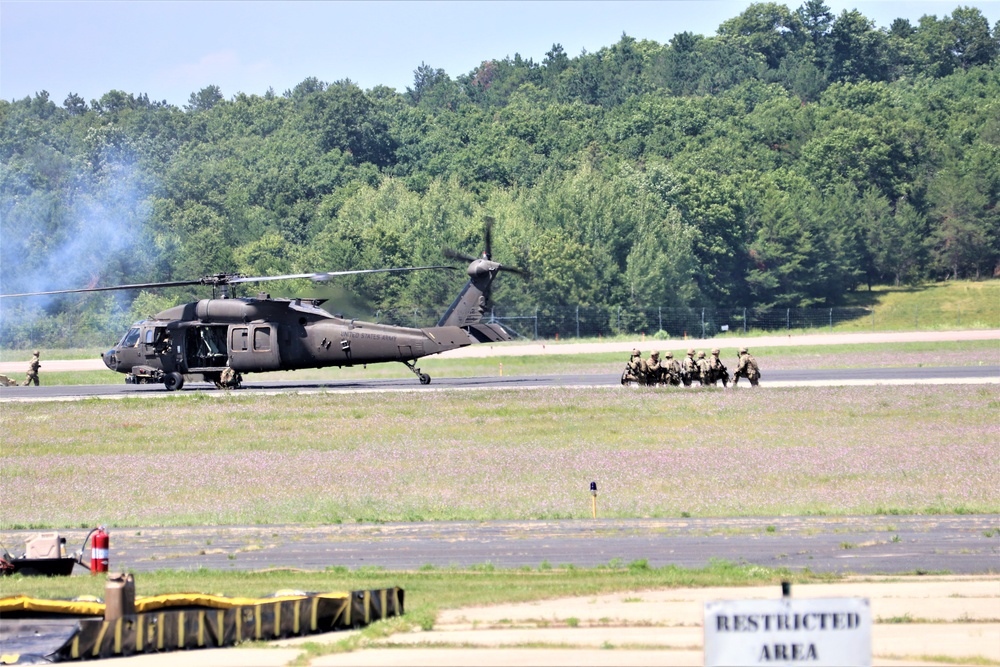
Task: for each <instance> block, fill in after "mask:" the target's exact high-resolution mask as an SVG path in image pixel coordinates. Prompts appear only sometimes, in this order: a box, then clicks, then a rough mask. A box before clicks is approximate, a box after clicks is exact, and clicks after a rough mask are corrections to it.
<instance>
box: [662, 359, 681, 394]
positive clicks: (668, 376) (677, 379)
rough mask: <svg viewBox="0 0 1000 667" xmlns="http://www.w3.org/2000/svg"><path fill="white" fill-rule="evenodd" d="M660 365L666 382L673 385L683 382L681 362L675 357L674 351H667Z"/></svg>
mask: <svg viewBox="0 0 1000 667" xmlns="http://www.w3.org/2000/svg"><path fill="white" fill-rule="evenodd" d="M660 367H661V368H663V382H664V383H666V384H669V385H670V386H672V387H676V386H677V385H679V384H680V383H681V362H679V361H677V360H676V359H674V354H673V353H672V352H667V354H666V356H665V357H664V358H663V363H662V364H660Z"/></svg>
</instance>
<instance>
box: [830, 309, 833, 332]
mask: <svg viewBox="0 0 1000 667" xmlns="http://www.w3.org/2000/svg"><path fill="white" fill-rule="evenodd" d="M830 331H833V308H831V309H830Z"/></svg>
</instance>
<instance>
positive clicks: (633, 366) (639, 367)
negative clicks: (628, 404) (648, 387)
mask: <svg viewBox="0 0 1000 667" xmlns="http://www.w3.org/2000/svg"><path fill="white" fill-rule="evenodd" d="M645 381H646V362H645V361H643V360H642V352H640V351H639V350H632V357H631V358H630V359H629V360H628V364H627V365H626V366H625V373H624V374H623V375H622V384H626V383H628V382H639V383H643V382H645Z"/></svg>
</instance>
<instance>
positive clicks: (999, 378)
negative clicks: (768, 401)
mask: <svg viewBox="0 0 1000 667" xmlns="http://www.w3.org/2000/svg"><path fill="white" fill-rule="evenodd" d="M255 377H262V378H263V377H266V376H264V375H260V376H253V375H251V376H248V381H246V382H244V385H243V388H241V389H239V390H238V391H240V392H271V393H274V392H316V391H326V392H352V391H433V390H436V389H526V388H527V389H531V388H544V387H612V386H618V385H619V384H620V376H619V375H543V376H522V377H460V378H448V377H435V378H434V379H433V380H432V382H431V384H429V385H421V384H420V383H419V382H417V380H416V378H415V377H414V378H402V379H375V380H345V381H331V380H306V381H294V380H291V381H283V382H268V381H266V380H261V381H257V380H254V379H253V378H255ZM949 382H951V383H1000V366H949V367H940V368H930V367H921V368H843V369H827V370H786V371H768V372H766V373H765V374H764V376H763V378H762V380H761V387H765V388H766V387H789V386H808V385H825V386H833V385H856V384H922V383H928V384H931V383H933V384H940V383H949ZM740 386H741V387H743V386H745V387H749V384H748V383H747V381H746V380H744V381H743V383H742V384H741V385H740ZM720 387H721V385H720ZM681 390H683V388H668V387H664V388H661V389H660V391H681ZM180 391H181V392H182V393H183V392H192V391H211V392H215V391H219V390H217V389H215V387H214V386H213V385H211V384H208V383H202V382H189V383H186V384H185V385H184V388H183V389H181V390H180ZM170 393H172V392H167V390H166V389H165V388H164V386H163V385H162V384H150V385H128V384H124V382H123V383H122V384H113V385H110V384H109V385H52V386H46V385H42V386H40V387H0V402H2V401H9V400H31V399H42V400H55V399H74V398H93V397H118V398H120V397H126V396H128V397H133V396H143V397H152V396H164V395H168V394H170Z"/></svg>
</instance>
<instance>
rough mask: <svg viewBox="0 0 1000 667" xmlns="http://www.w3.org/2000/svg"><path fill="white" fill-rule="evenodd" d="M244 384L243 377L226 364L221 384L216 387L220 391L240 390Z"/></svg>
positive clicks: (220, 377) (220, 380) (220, 379)
mask: <svg viewBox="0 0 1000 667" xmlns="http://www.w3.org/2000/svg"><path fill="white" fill-rule="evenodd" d="M242 383H243V376H242V375H240V374H239V373H237V372H236V371H234V370H233V369H232V368H231V367H230V366H229V363H228V362H226V367H225V368H223V369H222V373H221V374H220V375H219V382H218V384H217V385H216V386H217V387H218V388H219V389H239V387H240V385H241V384H242Z"/></svg>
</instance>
